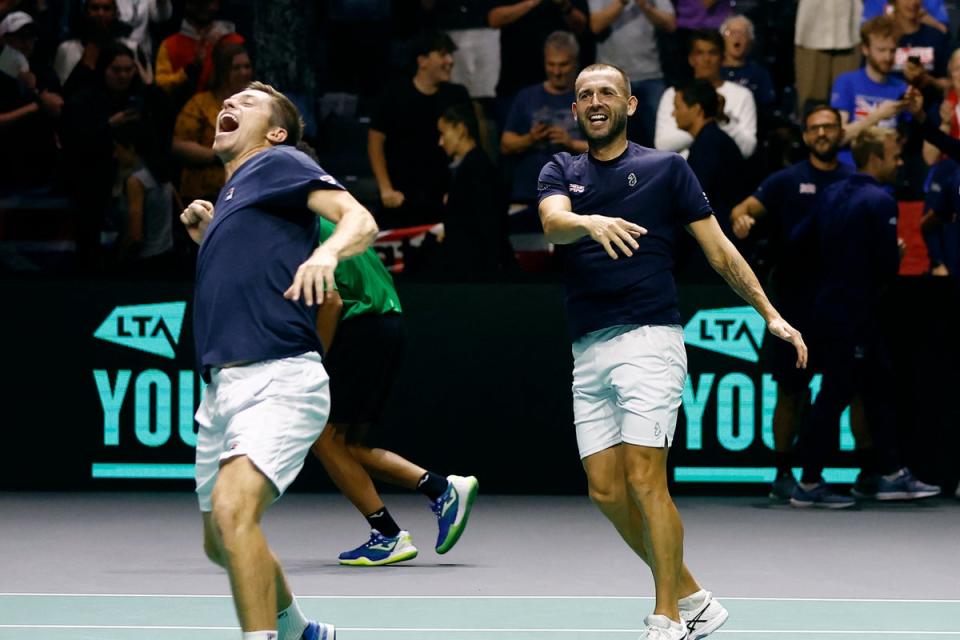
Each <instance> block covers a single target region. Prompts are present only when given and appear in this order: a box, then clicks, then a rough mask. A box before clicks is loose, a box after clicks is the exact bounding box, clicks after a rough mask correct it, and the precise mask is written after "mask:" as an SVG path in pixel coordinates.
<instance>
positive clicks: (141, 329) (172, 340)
mask: <svg viewBox="0 0 960 640" xmlns="http://www.w3.org/2000/svg"><path fill="white" fill-rule="evenodd" d="M186 308H187V303H186V302H162V303H159V304H138V305H132V306H126V307H116V308H115V309H114V310H113V311H112V312H110V315H109V316H107V319H106V320H104V321H103V324H101V325H100V327H99V328H98V329H97V330H96V331H95V332H94V333H93V336H94V337H95V338H99V339H100V340H105V341H107V342H113V343H114V344H119V345H122V346H124V347H130V348H131V349H137V350H138V351H146V352H147V353H152V354H155V355H158V356H163V357H164V358H173V357H175V356H176V353H175V349H176V346H177V343H178V342H179V340H180V329H181V328H182V327H183V315H184V312H185V311H186Z"/></svg>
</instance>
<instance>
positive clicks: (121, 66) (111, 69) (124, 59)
mask: <svg viewBox="0 0 960 640" xmlns="http://www.w3.org/2000/svg"><path fill="white" fill-rule="evenodd" d="M136 73H137V65H136V64H135V63H134V60H133V58H131V57H130V56H128V55H119V56H117V57H116V58H114V59H113V62H111V63H110V64H108V65H107V68H106V70H105V71H104V74H103V81H104V83H105V84H106V86H107V89H108V90H109V91H110V92H112V93H124V92H126V91H129V90H130V85H131V84H133V76H134V74H136Z"/></svg>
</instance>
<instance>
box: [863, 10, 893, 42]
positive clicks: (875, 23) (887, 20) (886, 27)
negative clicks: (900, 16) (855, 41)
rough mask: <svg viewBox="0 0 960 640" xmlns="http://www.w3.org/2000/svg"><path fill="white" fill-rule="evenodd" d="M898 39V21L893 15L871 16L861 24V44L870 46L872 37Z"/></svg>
mask: <svg viewBox="0 0 960 640" xmlns="http://www.w3.org/2000/svg"><path fill="white" fill-rule="evenodd" d="M873 36H876V37H878V38H893V39H894V40H896V39H897V23H896V21H895V20H894V19H893V17H892V16H877V17H875V18H870V19H869V20H867V21H866V22H864V23H863V24H862V25H861V26H860V44H862V45H863V46H865V47H869V46H870V38H871V37H873Z"/></svg>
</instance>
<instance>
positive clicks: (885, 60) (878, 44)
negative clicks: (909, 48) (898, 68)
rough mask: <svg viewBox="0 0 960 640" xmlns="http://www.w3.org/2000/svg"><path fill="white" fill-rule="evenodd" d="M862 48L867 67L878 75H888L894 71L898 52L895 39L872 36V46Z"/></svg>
mask: <svg viewBox="0 0 960 640" xmlns="http://www.w3.org/2000/svg"><path fill="white" fill-rule="evenodd" d="M860 48H861V49H862V50H863V57H864V58H866V62H867V65H869V66H870V68H871V69H873V70H874V71H876V72H877V73H882V74H884V75H886V74H888V73H890V71H891V70H893V60H894V54H895V53H896V51H897V43H896V41H895V40H894V39H893V38H883V37H879V36H871V37H870V44H869V45H866V46H863V47H860Z"/></svg>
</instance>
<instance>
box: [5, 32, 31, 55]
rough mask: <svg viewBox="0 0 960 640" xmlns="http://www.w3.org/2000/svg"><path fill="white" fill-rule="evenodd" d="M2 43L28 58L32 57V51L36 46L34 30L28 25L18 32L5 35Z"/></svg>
mask: <svg viewBox="0 0 960 640" xmlns="http://www.w3.org/2000/svg"><path fill="white" fill-rule="evenodd" d="M3 42H4V43H5V44H7V45H9V46H10V47H11V48H13V49H16V50H17V51H19V52H20V53H22V54H23V55H24V56H25V57H27V58H29V57H31V56H33V49H34V47H36V45H37V32H36V29H34V27H33V25H32V24H29V25H27V26H25V27H23V28H22V29H20V30H19V31H15V32H14V33H8V34H7V35H5V36H4V37H3Z"/></svg>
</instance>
